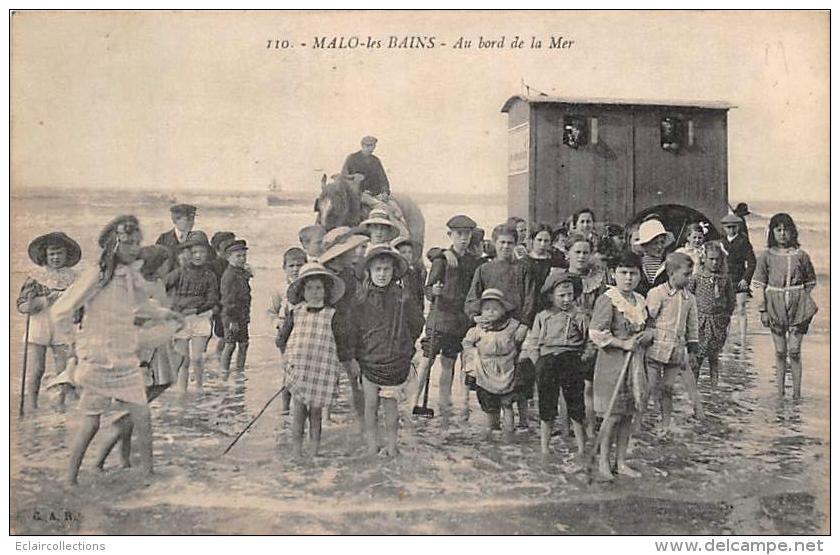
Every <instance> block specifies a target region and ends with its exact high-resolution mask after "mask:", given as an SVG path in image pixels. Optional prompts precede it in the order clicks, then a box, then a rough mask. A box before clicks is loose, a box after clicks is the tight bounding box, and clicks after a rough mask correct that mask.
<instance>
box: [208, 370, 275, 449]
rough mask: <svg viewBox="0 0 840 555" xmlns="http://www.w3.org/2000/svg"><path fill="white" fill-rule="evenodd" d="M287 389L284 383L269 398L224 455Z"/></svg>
mask: <svg viewBox="0 0 840 555" xmlns="http://www.w3.org/2000/svg"><path fill="white" fill-rule="evenodd" d="M285 389H286V386H285V385H284V386H283V387H281V388H280V389H279V390H277V393H275V394H274V395H272V396H271V399H269V400H268V401H267V402H266V403H265V406H264V407H263V408H262V410H261V411H260V412H259V413H257V415H256V416H255V417H254V418H253V419H252V420H251V421H250V422H248V425H247V426H245V429H244V430H242V431H241V432H239V435H238V436H236V438H235V439H234V440H233V441H232V442H231V443H230V445H228V446H227V449H225V450H224V452H223V453H222V455H226V454H227V452H228V451H230V450H231V449H233V446H234V445H236V442H237V441H239V438H241V437H242V436H244V435H245V432H247V431H248V430H249V429H251V426H253V425H254V422H256V421H257V419H258V418H259V417H260V416H262V414H263V413H264V412H265V410H266V409H267V408H268V405H270V404H271V402H272V401H274V400H275V399H276V398H277V397H279V396H280V394H281V393H283V391H285Z"/></svg>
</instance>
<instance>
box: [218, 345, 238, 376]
mask: <svg viewBox="0 0 840 555" xmlns="http://www.w3.org/2000/svg"><path fill="white" fill-rule="evenodd" d="M234 349H236V343H235V342H233V341H230V342H225V348H224V350H223V351H222V362H221V364H222V373H223V379H225V380H227V379H228V377H230V359H231V357H233V350H234Z"/></svg>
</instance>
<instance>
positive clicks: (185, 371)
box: [175, 339, 190, 393]
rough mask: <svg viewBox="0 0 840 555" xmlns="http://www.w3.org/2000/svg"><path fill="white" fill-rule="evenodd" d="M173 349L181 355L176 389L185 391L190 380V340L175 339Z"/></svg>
mask: <svg viewBox="0 0 840 555" xmlns="http://www.w3.org/2000/svg"><path fill="white" fill-rule="evenodd" d="M175 351H176V352H177V353H178V354H180V355H182V357H181V365H180V366H179V367H178V389H179V390H180V391H181V393H186V391H187V384H188V383H189V381H190V340H189V339H176V340H175Z"/></svg>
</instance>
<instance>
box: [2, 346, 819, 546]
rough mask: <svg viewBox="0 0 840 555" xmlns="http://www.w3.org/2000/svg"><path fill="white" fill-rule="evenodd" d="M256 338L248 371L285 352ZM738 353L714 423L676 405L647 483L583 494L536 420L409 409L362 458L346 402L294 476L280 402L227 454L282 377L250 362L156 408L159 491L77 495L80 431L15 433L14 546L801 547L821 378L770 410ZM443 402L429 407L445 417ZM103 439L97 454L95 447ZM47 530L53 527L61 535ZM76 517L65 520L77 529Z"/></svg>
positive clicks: (760, 358)
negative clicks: (381, 450) (49, 542)
mask: <svg viewBox="0 0 840 555" xmlns="http://www.w3.org/2000/svg"><path fill="white" fill-rule="evenodd" d="M269 339H270V338H269V337H259V338H255V340H254V342H253V348H252V352H251V353H249V354H250V356H251V358H252V360H254V361H259V360H268V359H269V358H270V357H271V355H272V354H273V353H272V352H271V351H272V349H273V346H272V345H271V342H270V341H269ZM750 339H751V342H752V345H753V349H750V350H747V351H745V352H743V353H741V352H736V351H734V350H732V349H728V351H727V353H726V354H725V356H724V357H723V360H722V363H723V367H722V379H721V383H720V385H719V387H718V389H717V391H711V390H710V388H709V384H708V380H707V378H706V377H705V376H703V377H701V382H700V387H701V392H702V394H703V397H704V401H705V403H706V405H707V412H708V416H707V418H706V420H704V421H703V422H699V421H697V420H695V419H694V417H693V416H691V415H690V410H689V409H690V407H689V406H688V403H687V400H686V399H685V397H684V396H683V395H681V396H680V401H679V402H678V403H677V423H678V427H679V431H678V433H677V434H676V435H675V436H674V437H672V438H670V439H668V438H664V437H662V436H660V435H658V434H657V433H656V432H655V431H654V428H655V425H656V423H657V418H656V416H655V415H653V414H649V415H648V416H647V418H646V421H645V429H644V431H643V432H642V433H641V435H640V436H639V437H638V441H637V442H636V444H635V447H634V450H633V453H632V458H631V460H630V464H631V465H633V466H635V467H636V468H637V469H639V470H640V471H641V472H642V473H643V475H644V476H643V477H642V478H640V479H629V478H619V479H617V481H616V482H615V483H613V484H606V485H604V484H597V483H593V484H591V485H588V484H587V480H586V475H585V474H584V473H581V472H574V471H573V465H572V463H573V460H572V455H573V452H572V450H573V449H574V443H573V442H574V440H573V438H571V437H556V438H554V440H553V443H552V448H553V451H554V452H553V454H552V460H551V462H550V463H548V464H545V463H543V462H541V459H540V455H539V440H538V436H537V433H536V431H535V430H536V426H537V424H536V422H533V423H532V429H531V431H528V432H523V431H520V432H518V433H517V437H516V440H515V443H514V444H510V445H509V444H506V443H504V442H502V440H501V438H500V437H498V438H494V441H491V442H486V441H483V440H482V439H481V434H482V432H483V428H482V425H483V415H482V414H481V413H480V411H479V410H478V406H477V403H476V402H475V399H474V398H473V399H472V414H471V417H470V421H469V422H468V423H462V422H453V423H451V424H450V426H449V428H448V429H447V430H445V431H442V430H441V427H440V419H439V418H435V419H432V420H420V421H416V422H415V421H412V419H411V418H410V417H409V416H408V414H407V413H408V411H409V404H408V403H404V404H403V405H402V409H403V412H404V413H405V414H404V416H403V428H402V430H401V436H400V447H401V454H400V455H399V456H398V457H397V458H395V459H386V458H383V457H378V458H374V459H370V458H366V457H364V456H363V454H362V453H363V448H362V444H361V440H360V438H358V437H357V436H356V434H355V431H354V426H353V425H352V419H351V416H350V414H349V413H348V406H347V403H346V402H345V399H346V394H345V393H346V391H342V396H341V398H340V401H339V403H338V405H337V406H336V408H335V410H334V411H333V416H332V417H333V420H334V422H330V423H327V424H325V428H324V441H323V445H322V454H321V456H320V457H318V458H316V459H314V460H305V461H304V462H294V461H292V460H290V459H291V458H290V456H289V454H290V449H289V447H290V437H289V433H288V422H287V419H288V417H284V416H282V415H281V414H280V412H279V402H276V403H274V404H272V405H271V406H270V407H269V409H268V410H267V411H266V412H265V414H264V415H263V416H262V417H261V418H260V420H259V421H258V422H257V423H256V424H255V425H254V427H252V429H251V430H250V431H249V432H248V433H247V434H246V435H245V436H244V437H243V438H242V439H241V440H240V441H239V443H238V444H237V445H236V446H235V447H234V448H233V450H232V451H231V452H230V453H229V454H227V455H224V456H222V455H221V453H222V451H223V450H224V448H225V447H226V446H227V445H228V444H229V443H230V441H231V440H232V438H233V437H234V436H235V435H236V434H237V433H238V432H239V430H241V429H242V428H244V426H245V424H246V423H247V422H248V421H249V420H250V418H252V417H253V416H254V415H255V414H256V413H257V412H258V411H259V410H260V409H261V408H262V406H263V405H264V403H265V401H266V400H267V399H268V398H269V397H271V395H272V394H273V393H274V391H276V386H277V374H276V367H275V366H273V365H271V364H259V363H258V362H255V363H253V364H251V365H249V367H248V368H247V370H246V373H245V375H238V376H235V377H234V378H232V379H231V381H230V382H228V383H224V382H222V381H221V380H220V378H219V377H218V375H217V374H216V373H212V374H211V377H210V380H209V383H208V384H207V385H206V387H205V392H204V393H203V394H201V395H199V394H196V393H193V392H188V393H187V395H186V396H182V395H181V394H179V393H177V392H174V391H168V392H167V393H165V394H164V395H163V396H162V397H161V398H160V399H159V400H158V401H156V402H155V404H154V405H153V406H154V410H153V419H154V425H155V461H156V465H157V466H156V472H157V473H156V475H155V476H154V477H153V478H152V479H145V480H144V479H142V478H141V477H140V476H138V475H136V474H137V473H136V472H134V471H133V470H130V469H118V468H115V467H114V466H113V465H115V464H116V459H115V458H114V457H113V456H112V459H111V460H110V461H109V463H110V465H111V466H109V467H107V468H106V471H105V472H104V473H98V472H96V471H95V470H93V469H92V466H93V463H92V462H91V461H92V455H91V454H92V453H94V452H95V450H96V447H97V445H98V443H97V442H96V441H95V442H94V445H93V446H92V448H91V449H92V450H91V452H90V453H91V454H89V455H88V457H87V459H86V461H85V465H84V466H83V469H82V474H81V477H80V481H81V485H80V486H79V487H78V488H75V489H68V488H66V487H65V486H64V485H63V483H62V478H63V473H64V467H65V465H66V461H67V455H68V452H67V444H68V442H69V437H70V436H69V435H68V434H70V433H72V431H73V430H72V424H68V420H70V419H68V418H66V417H65V416H64V415H60V414H55V413H53V412H52V411H50V410H49V409H46V408H44V409H41V410H40V411H39V413H37V414H34V415H33V416H32V417H31V418H28V419H27V420H26V421H25V422H14V423H13V432H14V450H15V452H16V453H17V454H18V455H19V456H18V457H14V458H13V465H12V483H13V484H14V487H13V488H12V506H13V508H14V510H13V517H12V529H13V531H14V532H15V533H18V534H32V533H37V534H55V533H105V534H126V533H140V534H211V533H222V534H243V533H248V534H261V533H279V534H282V533H293V534H322V533H324V534H333V533H339V534H391V533H410V534H441V533H451V534H463V533H466V534H484V533H487V534H555V533H560V534H563V533H568V534H727V533H728V534H802V533H820V532H827V531H828V516H829V515H828V506H829V505H828V501H829V498H828V496H829V493H828V491H827V489H826V487H825V486H826V485H827V483H828V457H829V438H828V436H827V429H828V426H827V417H825V416H820V415H827V414H828V396H827V387H826V386H827V380H825V379H822V380H821V379H820V376H823V377H827V373H828V369H827V368H818V367H815V365H813V364H812V365H810V366H806V379H805V384H804V389H805V391H804V397H803V399H802V400H801V401H799V402H794V401H792V400H791V399H790V398H789V397H788V398H787V399H785V400H781V401H779V400H777V399H776V398H775V388H774V384H773V383H772V379H771V378H770V376H771V375H772V371H771V366H770V365H771V364H772V361H771V356H768V349H767V348H766V345H765V344H766V343H769V341H770V338H769V337H767V336H759V335H754V336H752V337H751V338H750ZM806 342H807V343H806V344H807V351H806V357H807V359H806V365H807V364H808V361H813V360H817V359H819V358H822V357H825V358H824V360H827V357H828V342H827V341H826V338H825V337H819V336H816V337H808V338H807V339H806ZM435 400H436V390H435V389H433V390H432V406H433V407H435V406H436V402H435ZM97 439H99V438H97ZM34 511H38V512H39V513H40V515H41V517H42V518H43V517H44V515H49V514H50V513H51V512H52V513H54V514H55V515H56V518H57V519H58V520H51V519H49V518H45V519H44V520H37V519H36V518H34V517H33V513H34ZM66 512H69V513H70V515H71V517H70V520H65V516H66V514H65V513H66Z"/></svg>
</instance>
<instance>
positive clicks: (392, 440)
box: [382, 399, 400, 457]
mask: <svg viewBox="0 0 840 555" xmlns="http://www.w3.org/2000/svg"><path fill="white" fill-rule="evenodd" d="M382 408H383V412H384V413H385V453H387V454H388V456H389V457H395V456H397V433H398V430H399V425H400V423H399V418H400V415H399V410H398V408H397V400H396V399H382Z"/></svg>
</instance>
